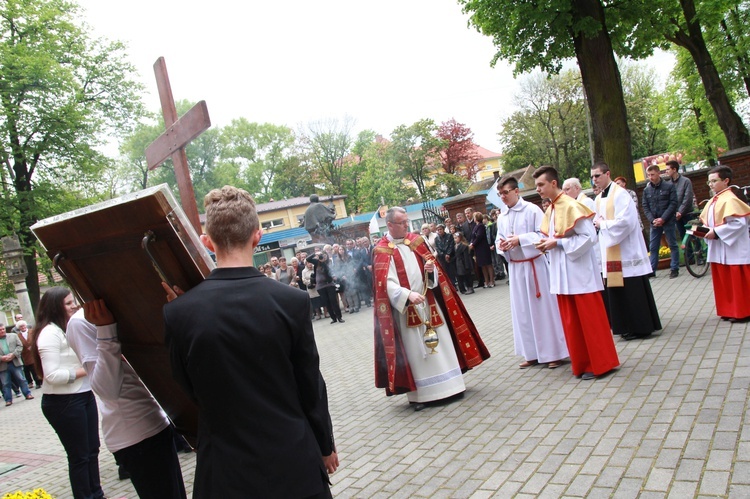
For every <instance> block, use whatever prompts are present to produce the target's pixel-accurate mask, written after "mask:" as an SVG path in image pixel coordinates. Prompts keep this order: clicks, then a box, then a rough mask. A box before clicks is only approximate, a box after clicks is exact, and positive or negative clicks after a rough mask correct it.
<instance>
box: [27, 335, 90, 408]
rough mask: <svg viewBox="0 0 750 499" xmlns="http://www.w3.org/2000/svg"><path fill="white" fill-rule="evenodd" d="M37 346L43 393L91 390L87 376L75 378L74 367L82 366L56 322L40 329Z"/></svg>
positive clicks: (68, 392) (60, 393)
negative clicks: (42, 371) (42, 379)
mask: <svg viewBox="0 0 750 499" xmlns="http://www.w3.org/2000/svg"><path fill="white" fill-rule="evenodd" d="M37 347H38V348H39V357H41V359H42V368H43V369H44V384H43V385H42V393H43V394H50V395H69V394H73V393H83V392H88V391H91V384H90V382H89V378H88V376H83V377H80V378H78V379H76V369H78V368H81V367H83V366H81V362H80V361H79V360H78V357H77V356H76V353H75V352H74V351H73V349H72V348H70V345H68V340H67V338H66V337H65V333H64V332H63V330H62V329H60V328H59V327H58V326H57V325H56V324H48V325H46V326H45V327H44V329H42V332H41V333H39V338H38V339H37Z"/></svg>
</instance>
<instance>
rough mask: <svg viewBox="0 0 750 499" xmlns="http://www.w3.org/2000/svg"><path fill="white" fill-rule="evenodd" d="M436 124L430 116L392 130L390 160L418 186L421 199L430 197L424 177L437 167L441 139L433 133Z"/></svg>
mask: <svg viewBox="0 0 750 499" xmlns="http://www.w3.org/2000/svg"><path fill="white" fill-rule="evenodd" d="M436 132H437V126H436V125H435V122H434V121H432V120H431V119H423V120H420V121H417V122H416V123H414V124H412V125H410V126H406V125H400V126H398V127H396V129H395V130H393V132H391V141H392V142H391V148H390V149H391V154H392V157H393V162H394V163H395V164H396V165H397V166H398V168H399V170H400V171H401V172H402V175H407V176H408V177H409V178H410V179H411V180H412V181H413V182H414V185H415V186H416V188H417V192H418V193H419V196H420V198H422V200H423V201H424V200H427V199H430V198H431V197H432V196H431V194H432V193H433V190H431V189H430V190H428V187H427V181H429V180H430V179H431V177H432V176H433V175H434V170H435V169H436V168H439V165H440V154H441V153H442V151H443V147H444V146H443V141H442V140H440V139H439V138H437V136H436Z"/></svg>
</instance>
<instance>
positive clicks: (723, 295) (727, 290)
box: [711, 263, 750, 319]
mask: <svg viewBox="0 0 750 499" xmlns="http://www.w3.org/2000/svg"><path fill="white" fill-rule="evenodd" d="M711 278H712V279H713V285H714V296H715V298H716V300H715V301H716V315H719V316H721V317H731V318H733V319H744V318H745V317H750V300H748V298H747V292H748V289H747V285H748V284H750V265H724V264H721V263H712V264H711Z"/></svg>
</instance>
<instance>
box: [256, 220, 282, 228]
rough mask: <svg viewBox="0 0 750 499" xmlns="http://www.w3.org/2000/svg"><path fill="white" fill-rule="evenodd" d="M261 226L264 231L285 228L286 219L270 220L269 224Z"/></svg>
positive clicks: (265, 223) (264, 223)
mask: <svg viewBox="0 0 750 499" xmlns="http://www.w3.org/2000/svg"><path fill="white" fill-rule="evenodd" d="M260 225H261V227H263V228H264V229H273V228H275V227H283V226H284V219H283V218H277V219H276V220H269V221H267V222H263V223H261V224H260Z"/></svg>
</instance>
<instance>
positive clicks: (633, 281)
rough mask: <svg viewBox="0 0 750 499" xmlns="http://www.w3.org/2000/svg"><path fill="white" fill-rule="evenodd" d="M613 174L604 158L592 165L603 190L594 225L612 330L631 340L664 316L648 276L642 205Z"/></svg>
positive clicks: (658, 326)
mask: <svg viewBox="0 0 750 499" xmlns="http://www.w3.org/2000/svg"><path fill="white" fill-rule="evenodd" d="M610 176H611V174H610V171H609V166H608V165H607V164H606V163H597V164H595V165H594V167H593V168H592V169H591V181H592V182H593V183H594V184H595V185H596V186H597V187H599V189H600V190H601V193H600V194H599V195H598V196H597V197H596V216H595V217H594V227H596V228H597V229H598V230H599V249H600V251H601V253H600V255H601V261H602V267H601V269H602V276H603V277H604V279H605V285H604V293H605V294H606V297H607V300H606V304H607V306H608V307H609V321H610V324H611V326H612V331H613V332H614V333H615V334H619V335H622V339H624V340H628V341H629V340H634V339H639V338H645V337H647V336H649V335H650V334H651V333H653V332H654V331H656V330H658V329H661V320H660V319H659V311H658V310H657V309H656V302H655V301H654V293H653V292H652V291H651V283H650V282H649V280H648V276H649V274H651V272H652V270H651V263H650V261H649V259H648V252H647V251H646V243H645V242H644V241H643V236H642V235H641V228H640V225H639V224H638V210H637V208H636V206H635V203H633V198H632V197H631V196H630V193H629V192H628V191H627V190H625V189H623V188H622V187H620V186H619V185H617V184H616V183H615V182H613V181H612V179H611V178H610Z"/></svg>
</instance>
